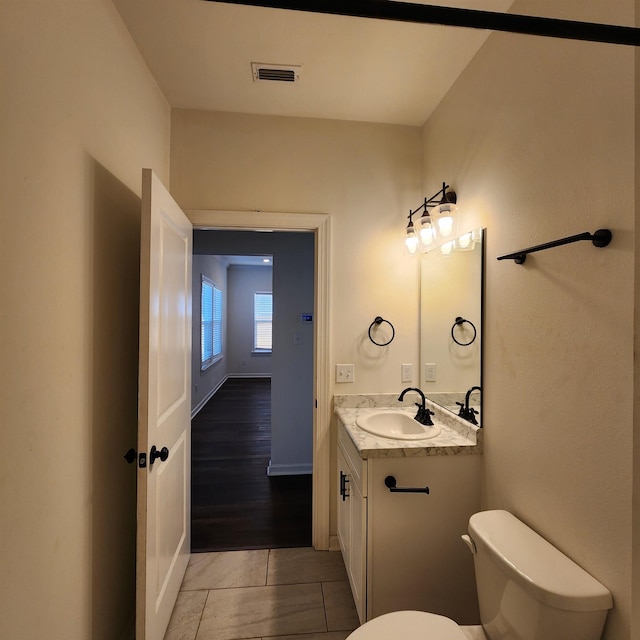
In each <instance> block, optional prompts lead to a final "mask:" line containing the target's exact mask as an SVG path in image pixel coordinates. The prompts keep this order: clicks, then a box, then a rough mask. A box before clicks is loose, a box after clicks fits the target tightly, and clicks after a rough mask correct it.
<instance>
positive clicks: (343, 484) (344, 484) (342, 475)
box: [340, 471, 349, 502]
mask: <svg viewBox="0 0 640 640" xmlns="http://www.w3.org/2000/svg"><path fill="white" fill-rule="evenodd" d="M347 482H349V478H347V474H346V473H342V471H341V472H340V495H341V496H342V502H344V501H345V500H346V499H347V498H348V497H349V494H348V493H347Z"/></svg>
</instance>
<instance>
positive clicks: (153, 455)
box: [149, 444, 169, 464]
mask: <svg viewBox="0 0 640 640" xmlns="http://www.w3.org/2000/svg"><path fill="white" fill-rule="evenodd" d="M168 457H169V449H167V447H162V449H160V451H158V449H156V445H155V444H154V445H153V447H151V451H150V452H149V462H150V464H153V463H154V462H155V461H156V460H157V459H158V458H160V461H161V462H164V461H165V460H166V459H167V458H168Z"/></svg>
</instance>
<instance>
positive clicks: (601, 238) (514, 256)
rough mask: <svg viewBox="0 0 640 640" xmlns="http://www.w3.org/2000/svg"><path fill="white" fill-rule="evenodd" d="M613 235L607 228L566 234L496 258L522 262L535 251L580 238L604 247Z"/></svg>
mask: <svg viewBox="0 0 640 640" xmlns="http://www.w3.org/2000/svg"><path fill="white" fill-rule="evenodd" d="M612 237H613V235H612V233H611V231H610V230H609V229H598V230H597V231H596V232H595V233H589V232H588V231H585V232H584V233H578V234H576V235H574V236H567V237H566V238H560V239H559V240H552V241H551V242H545V243H544V244H538V245H536V246H535V247H529V248H528V249H522V250H521V251H514V252H513V253H509V254H507V255H505V256H500V257H499V258H498V260H513V261H514V262H515V263H516V264H524V261H525V260H526V259H527V255H528V254H530V253H534V252H535V251H544V250H545V249H552V248H553V247H561V246H562V245H565V244H571V243H573V242H580V241H581V240H590V241H591V243H592V244H593V246H594V247H600V248H602V247H606V246H607V245H608V244H609V243H610V242H611V238H612Z"/></svg>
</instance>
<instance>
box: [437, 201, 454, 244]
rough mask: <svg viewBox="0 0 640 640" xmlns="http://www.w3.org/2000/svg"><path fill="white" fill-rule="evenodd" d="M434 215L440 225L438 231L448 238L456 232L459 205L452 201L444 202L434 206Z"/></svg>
mask: <svg viewBox="0 0 640 640" xmlns="http://www.w3.org/2000/svg"><path fill="white" fill-rule="evenodd" d="M432 216H433V217H434V218H435V220H436V222H437V225H438V233H439V234H440V235H441V236H442V237H443V238H447V237H449V236H450V235H451V234H453V232H454V227H455V223H456V222H457V218H458V207H456V205H455V204H453V203H451V202H443V203H442V204H439V205H438V206H437V207H435V208H434V210H433V213H432ZM454 235H455V234H454Z"/></svg>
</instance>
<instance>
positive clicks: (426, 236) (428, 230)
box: [420, 214, 436, 247]
mask: <svg viewBox="0 0 640 640" xmlns="http://www.w3.org/2000/svg"><path fill="white" fill-rule="evenodd" d="M435 231H436V230H435V229H434V227H433V224H432V223H431V218H430V217H429V215H428V214H425V215H423V216H422V217H421V218H420V242H422V244H423V245H424V246H425V247H428V246H429V245H430V244H431V243H432V242H433V241H434V240H435V239H436V233H435Z"/></svg>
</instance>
